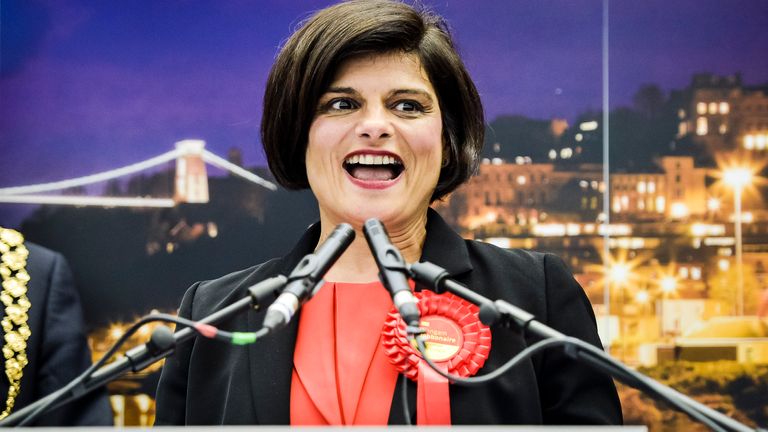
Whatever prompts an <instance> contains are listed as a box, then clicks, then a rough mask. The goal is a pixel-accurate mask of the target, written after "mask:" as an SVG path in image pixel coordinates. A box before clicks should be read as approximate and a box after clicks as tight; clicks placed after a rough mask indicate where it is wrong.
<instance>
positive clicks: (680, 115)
mask: <svg viewBox="0 0 768 432" xmlns="http://www.w3.org/2000/svg"><path fill="white" fill-rule="evenodd" d="M677 118H679V119H680V120H682V119H684V118H685V110H683V109H679V110H677Z"/></svg>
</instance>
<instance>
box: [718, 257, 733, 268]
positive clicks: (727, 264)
mask: <svg viewBox="0 0 768 432" xmlns="http://www.w3.org/2000/svg"><path fill="white" fill-rule="evenodd" d="M730 267H731V263H730V262H728V260H727V259H725V258H720V259H719V260H717V268H719V269H720V271H726V270H728V269H729V268H730Z"/></svg>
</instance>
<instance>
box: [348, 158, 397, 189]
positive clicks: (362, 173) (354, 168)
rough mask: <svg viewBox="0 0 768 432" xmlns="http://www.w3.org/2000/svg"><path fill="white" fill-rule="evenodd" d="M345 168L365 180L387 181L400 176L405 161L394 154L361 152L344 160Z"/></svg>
mask: <svg viewBox="0 0 768 432" xmlns="http://www.w3.org/2000/svg"><path fill="white" fill-rule="evenodd" d="M344 169H345V170H346V171H347V172H348V173H349V175H350V176H352V177H353V178H355V179H357V180H360V181H363V182H385V181H391V180H395V179H396V178H398V177H399V176H400V174H402V172H403V170H404V169H405V168H404V167H403V162H402V161H401V160H400V159H399V158H398V157H397V156H395V155H392V154H388V155H380V154H370V153H359V154H355V155H352V156H348V157H347V159H345V160H344Z"/></svg>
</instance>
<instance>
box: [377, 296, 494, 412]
mask: <svg viewBox="0 0 768 432" xmlns="http://www.w3.org/2000/svg"><path fill="white" fill-rule="evenodd" d="M414 295H415V296H416V298H417V299H418V300H419V301H418V305H419V312H420V313H421V322H420V327H421V328H422V329H424V330H425V331H426V338H427V341H426V345H427V355H428V356H429V358H430V359H432V360H433V362H434V363H435V364H436V365H437V366H439V367H440V368H441V369H443V370H444V371H446V372H448V373H450V374H452V375H457V376H460V377H469V376H473V375H475V374H477V371H478V370H480V368H481V367H483V364H485V361H486V359H488V354H489V353H490V351H491V330H490V329H489V328H488V326H486V325H484V324H483V323H481V322H480V318H479V317H478V312H479V308H478V307H477V306H475V305H474V304H472V303H469V302H468V301H466V300H464V299H462V298H460V297H458V296H456V295H453V294H451V293H445V294H439V295H438V294H435V293H434V292H432V291H426V290H424V291H420V292H416V293H414ZM405 328H406V325H405V322H404V321H403V320H402V319H401V318H400V314H398V312H397V309H395V308H393V309H392V311H391V312H390V313H389V315H387V319H386V321H385V323H384V328H383V329H382V336H383V337H382V345H383V347H384V352H385V353H386V354H387V357H388V358H389V361H390V362H391V363H392V364H393V365H395V368H397V370H398V371H399V372H400V373H402V374H404V375H405V376H407V377H408V378H410V379H412V380H414V381H416V382H417V383H418V392H419V394H418V398H417V400H418V401H419V402H418V405H417V415H418V424H420V425H421V424H450V406H449V405H450V402H449V401H448V381H447V380H446V379H445V378H444V377H442V376H441V375H439V374H437V373H436V372H435V371H433V370H432V369H431V368H430V367H429V365H427V364H426V362H425V361H423V359H422V357H421V354H420V353H419V352H418V350H417V349H416V348H414V347H413V346H411V344H410V342H409V341H408V336H407V333H406V331H405ZM420 375H426V376H420ZM427 393H429V396H427ZM436 401H442V402H436ZM445 405H448V406H445ZM430 412H431V413H432V414H430Z"/></svg>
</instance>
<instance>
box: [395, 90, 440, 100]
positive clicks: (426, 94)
mask: <svg viewBox="0 0 768 432" xmlns="http://www.w3.org/2000/svg"><path fill="white" fill-rule="evenodd" d="M390 95H391V96H399V95H415V96H422V97H425V98H427V99H428V100H429V101H432V95H431V94H429V92H427V91H425V90H421V89H398V90H392V91H391V92H390Z"/></svg>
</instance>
